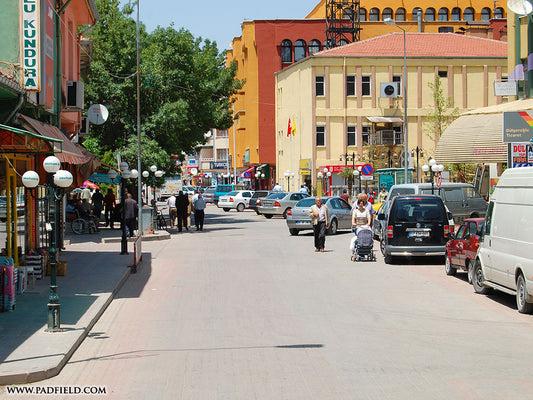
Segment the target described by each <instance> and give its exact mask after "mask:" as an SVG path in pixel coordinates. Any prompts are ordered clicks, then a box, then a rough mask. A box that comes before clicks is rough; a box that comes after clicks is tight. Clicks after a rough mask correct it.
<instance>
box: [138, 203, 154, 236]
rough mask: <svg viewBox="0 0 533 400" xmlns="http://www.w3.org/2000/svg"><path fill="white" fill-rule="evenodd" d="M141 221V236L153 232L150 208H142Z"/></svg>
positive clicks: (152, 218)
mask: <svg viewBox="0 0 533 400" xmlns="http://www.w3.org/2000/svg"><path fill="white" fill-rule="evenodd" d="M141 219H142V224H140V225H141V229H142V232H143V234H146V233H151V232H153V231H154V230H153V226H152V225H153V222H154V208H153V207H150V206H144V207H143V208H142V210H141Z"/></svg>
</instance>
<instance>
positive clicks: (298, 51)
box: [294, 39, 307, 61]
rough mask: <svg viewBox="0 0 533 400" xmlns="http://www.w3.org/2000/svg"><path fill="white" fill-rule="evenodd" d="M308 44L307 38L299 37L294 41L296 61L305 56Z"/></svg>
mask: <svg viewBox="0 0 533 400" xmlns="http://www.w3.org/2000/svg"><path fill="white" fill-rule="evenodd" d="M306 49H307V45H306V43H305V40H302V39H298V40H297V41H296V42H295V43H294V61H300V60H301V59H302V58H305V56H306V55H307V54H306Z"/></svg>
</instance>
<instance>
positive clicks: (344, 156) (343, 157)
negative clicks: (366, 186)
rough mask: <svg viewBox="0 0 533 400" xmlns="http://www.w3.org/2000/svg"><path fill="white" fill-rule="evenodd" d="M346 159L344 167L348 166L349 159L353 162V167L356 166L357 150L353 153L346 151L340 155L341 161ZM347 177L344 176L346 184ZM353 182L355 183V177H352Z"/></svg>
mask: <svg viewBox="0 0 533 400" xmlns="http://www.w3.org/2000/svg"><path fill="white" fill-rule="evenodd" d="M342 160H344V169H346V168H347V167H348V161H351V162H352V169H354V168H355V152H353V153H352V154H348V153H344V154H341V155H340V156H339V161H342ZM347 179H348V178H347V177H344V184H345V185H346V184H347ZM352 183H353V177H352Z"/></svg>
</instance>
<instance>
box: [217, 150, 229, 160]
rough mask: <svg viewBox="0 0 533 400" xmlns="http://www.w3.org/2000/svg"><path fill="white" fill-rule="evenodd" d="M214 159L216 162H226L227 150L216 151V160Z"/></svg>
mask: <svg viewBox="0 0 533 400" xmlns="http://www.w3.org/2000/svg"><path fill="white" fill-rule="evenodd" d="M216 159H217V160H227V159H228V149H217V158H216ZM215 161H216V160H215Z"/></svg>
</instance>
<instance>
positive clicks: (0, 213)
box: [0, 194, 24, 222]
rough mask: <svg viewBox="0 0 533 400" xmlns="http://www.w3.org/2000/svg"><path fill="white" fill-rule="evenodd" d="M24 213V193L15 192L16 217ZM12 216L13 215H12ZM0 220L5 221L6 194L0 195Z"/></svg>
mask: <svg viewBox="0 0 533 400" xmlns="http://www.w3.org/2000/svg"><path fill="white" fill-rule="evenodd" d="M23 215H24V195H23V194H17V217H20V216H23ZM12 218H13V217H12ZM0 221H2V222H6V221H7V203H6V196H0Z"/></svg>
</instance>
